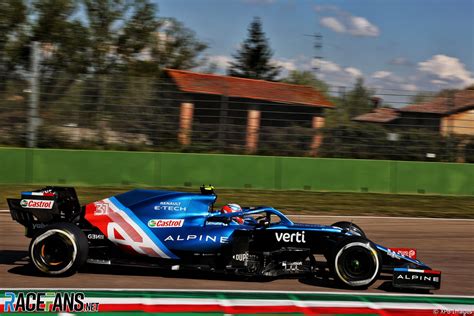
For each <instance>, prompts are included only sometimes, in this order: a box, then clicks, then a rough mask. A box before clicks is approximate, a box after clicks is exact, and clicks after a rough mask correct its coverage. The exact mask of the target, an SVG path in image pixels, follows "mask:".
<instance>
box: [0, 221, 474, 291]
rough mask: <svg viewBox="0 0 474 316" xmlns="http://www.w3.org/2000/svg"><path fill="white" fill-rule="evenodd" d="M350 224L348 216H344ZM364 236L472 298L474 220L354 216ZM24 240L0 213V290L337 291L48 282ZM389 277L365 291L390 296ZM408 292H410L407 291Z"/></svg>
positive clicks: (304, 286) (166, 281) (127, 277)
mask: <svg viewBox="0 0 474 316" xmlns="http://www.w3.org/2000/svg"><path fill="white" fill-rule="evenodd" d="M292 220H294V221H295V222H303V223H320V224H332V223H334V222H336V221H340V220H342V219H341V218H340V217H337V218H334V217H308V216H304V217H299V218H298V217H297V216H296V217H295V216H294V217H292ZM347 220H350V218H347ZM354 223H356V224H358V225H359V226H361V227H362V228H363V229H364V231H365V232H366V234H367V235H368V237H369V238H370V239H371V240H373V241H375V242H378V243H380V244H382V245H384V246H387V247H411V248H416V249H417V250H418V259H420V260H422V261H424V262H425V263H427V264H428V265H429V266H431V267H432V268H433V269H436V270H441V271H442V282H441V290H439V291H434V294H450V295H474V221H472V220H466V221H462V220H448V219H447V220H432V219H407V218H403V219H397V218H369V217H368V218H356V219H354ZM28 245H29V239H28V238H26V237H24V236H23V227H22V226H21V225H20V224H18V223H16V222H14V221H13V220H12V219H11V218H10V215H9V214H8V213H0V287H1V288H114V289H154V288H156V289H158V288H159V289H204V290H212V289H216V290H257V291H335V292H336V291H337V292H344V291H347V290H344V289H340V288H337V287H335V286H334V284H333V283H332V282H331V281H330V280H327V279H326V278H316V279H277V280H242V279H239V278H236V277H232V276H224V275H216V274H211V273H203V272H200V271H197V272H196V271H194V272H186V273H183V272H182V271H176V272H166V271H161V270H157V269H149V268H136V267H134V268H130V267H110V266H92V265H87V266H86V267H85V268H84V269H83V271H81V272H80V273H77V274H75V275H73V276H71V277H65V278H51V277H44V276H41V275H38V274H36V273H35V272H33V269H32V267H31V266H29V265H28V253H27V249H28ZM389 284H390V278H389V277H386V278H385V279H382V280H379V281H377V282H376V283H375V284H374V285H372V286H371V288H370V289H368V290H367V291H368V292H374V293H379V294H383V293H388V292H393V289H392V288H391V287H390V286H389ZM409 293H413V292H409Z"/></svg>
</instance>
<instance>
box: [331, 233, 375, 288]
mask: <svg viewBox="0 0 474 316" xmlns="http://www.w3.org/2000/svg"><path fill="white" fill-rule="evenodd" d="M335 268H336V273H337V275H338V276H339V278H340V279H341V280H342V281H343V282H344V283H346V284H348V285H351V286H364V285H367V284H369V283H370V282H372V281H373V280H374V278H375V277H376V276H377V272H378V269H379V260H378V255H377V252H376V251H375V250H374V249H373V248H372V247H370V245H369V244H368V243H367V244H364V243H362V242H354V243H349V244H347V245H346V246H344V247H343V248H341V249H340V250H339V252H338V254H337V256H336V258H335Z"/></svg>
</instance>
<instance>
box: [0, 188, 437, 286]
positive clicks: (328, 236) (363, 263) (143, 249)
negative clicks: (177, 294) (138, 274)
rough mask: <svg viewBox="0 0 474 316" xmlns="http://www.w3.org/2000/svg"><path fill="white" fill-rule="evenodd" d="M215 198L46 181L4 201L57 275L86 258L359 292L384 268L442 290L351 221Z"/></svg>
mask: <svg viewBox="0 0 474 316" xmlns="http://www.w3.org/2000/svg"><path fill="white" fill-rule="evenodd" d="M216 199H217V196H216V194H215V193H214V188H213V187H211V186H203V187H201V193H200V194H195V193H185V192H172V191H156V190H132V191H128V192H126V193H122V194H119V195H115V196H112V197H109V198H106V199H103V200H101V201H97V202H94V203H90V204H87V205H85V206H82V207H81V206H80V204H79V201H78V198H77V195H76V192H75V190H74V189H73V188H68V187H46V188H43V189H40V190H36V191H33V192H22V194H21V199H8V205H9V207H10V212H11V215H12V218H13V219H14V220H16V221H18V222H19V223H20V224H22V225H23V226H25V227H26V236H27V237H30V238H32V240H31V244H30V248H29V255H30V258H31V261H32V262H33V265H34V266H35V267H36V268H37V269H38V270H39V271H41V272H43V273H46V274H48V275H52V276H58V275H70V274H73V273H75V272H76V271H77V270H78V269H79V268H80V267H81V266H82V265H83V264H84V263H86V262H88V263H93V264H106V265H110V264H118V265H121V264H122V265H136V266H152V267H153V266H156V267H161V268H166V269H170V270H186V269H200V270H209V271H221V272H225V273H232V274H235V275H242V276H246V277H252V276H270V277H278V276H295V275H306V276H315V275H318V274H319V273H323V272H325V274H328V272H330V275H332V278H334V281H336V282H337V283H339V284H340V285H341V286H344V287H347V288H353V289H357V288H366V287H368V286H370V285H371V284H372V283H374V282H375V281H376V280H377V279H378V278H379V275H380V273H381V272H383V273H390V274H392V275H393V286H394V287H399V288H417V289H428V290H430V289H439V287H440V282H441V272H439V271H434V270H431V269H430V268H429V267H428V266H427V265H425V264H424V263H423V262H421V261H419V260H417V259H416V258H415V256H414V254H416V252H415V250H408V249H388V248H386V247H383V246H381V245H378V244H376V243H374V242H372V241H370V240H369V239H368V238H367V237H366V235H365V233H364V232H363V231H362V229H361V228H360V227H358V226H357V225H355V224H352V223H350V222H337V223H334V224H333V225H331V226H325V225H313V224H297V223H293V222H292V221H291V220H289V219H288V218H287V217H286V216H285V215H283V214H282V213H281V212H279V211H278V210H276V209H274V208H272V207H265V206H259V207H249V208H240V207H238V206H236V205H230V207H229V206H227V208H228V209H227V210H225V211H224V209H223V210H217V211H215V210H214V203H215V201H216ZM229 210H230V211H229ZM403 251H405V252H404V253H403Z"/></svg>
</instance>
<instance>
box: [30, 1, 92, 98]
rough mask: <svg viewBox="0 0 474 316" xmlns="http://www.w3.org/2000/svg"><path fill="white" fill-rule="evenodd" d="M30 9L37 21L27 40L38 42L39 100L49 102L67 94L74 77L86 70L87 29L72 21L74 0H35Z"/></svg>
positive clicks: (32, 24) (75, 6)
mask: <svg viewBox="0 0 474 316" xmlns="http://www.w3.org/2000/svg"><path fill="white" fill-rule="evenodd" d="M33 9H34V12H35V14H36V18H35V19H34V20H33V21H31V28H32V34H31V37H30V38H27V40H28V41H29V42H30V41H38V42H40V43H41V48H40V49H41V55H42V58H41V68H40V72H41V74H40V76H41V77H40V82H41V87H42V91H41V99H42V100H43V101H51V100H55V99H59V98H61V97H62V96H63V95H65V94H67V92H68V90H69V88H70V86H71V85H72V84H73V83H74V82H75V80H76V79H77V76H78V75H79V74H82V73H85V72H86V71H87V47H88V30H87V28H86V27H85V26H83V25H82V23H81V22H80V21H79V20H77V19H74V15H75V14H76V13H77V11H78V6H77V1H75V0H36V1H35V2H33ZM27 44H28V43H26V45H27Z"/></svg>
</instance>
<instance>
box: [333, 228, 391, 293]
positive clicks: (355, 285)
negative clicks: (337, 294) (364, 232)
mask: <svg viewBox="0 0 474 316" xmlns="http://www.w3.org/2000/svg"><path fill="white" fill-rule="evenodd" d="M351 247H363V248H365V249H367V250H369V251H370V252H372V253H373V255H374V257H373V259H374V261H375V271H373V273H371V274H370V275H371V277H370V278H368V279H366V280H364V281H362V280H358V281H350V280H346V279H345V278H344V277H343V276H342V274H341V271H340V269H339V267H338V260H339V259H340V256H341V254H342V253H343V252H344V251H346V250H347V249H349V248H351ZM381 268H382V257H381V256H380V253H379V252H378V251H377V248H376V247H375V244H374V243H372V242H370V241H369V240H368V239H365V238H362V237H348V238H345V239H343V240H342V241H341V242H340V243H339V244H338V245H337V246H336V247H335V248H334V251H333V253H332V256H331V262H330V270H331V272H332V274H333V276H334V280H335V281H336V282H337V283H338V284H339V285H340V286H342V287H345V288H351V289H365V288H367V287H369V286H371V285H372V284H373V283H374V282H375V281H377V279H378V278H379V275H380V271H381Z"/></svg>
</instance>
